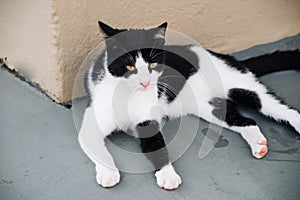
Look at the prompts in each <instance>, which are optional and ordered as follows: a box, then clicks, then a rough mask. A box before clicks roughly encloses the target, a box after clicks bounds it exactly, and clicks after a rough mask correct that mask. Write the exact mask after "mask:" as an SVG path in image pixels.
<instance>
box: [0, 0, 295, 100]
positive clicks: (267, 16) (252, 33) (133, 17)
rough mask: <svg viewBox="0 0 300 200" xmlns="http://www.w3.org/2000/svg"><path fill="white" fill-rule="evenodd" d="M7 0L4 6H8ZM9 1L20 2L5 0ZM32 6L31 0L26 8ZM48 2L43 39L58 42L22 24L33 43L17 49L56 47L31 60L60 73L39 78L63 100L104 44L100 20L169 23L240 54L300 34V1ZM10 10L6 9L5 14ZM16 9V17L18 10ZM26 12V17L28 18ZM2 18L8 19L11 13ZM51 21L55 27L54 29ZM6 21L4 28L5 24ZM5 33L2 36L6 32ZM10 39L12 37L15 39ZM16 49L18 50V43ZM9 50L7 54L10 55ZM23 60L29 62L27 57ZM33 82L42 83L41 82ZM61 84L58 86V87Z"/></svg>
mask: <svg viewBox="0 0 300 200" xmlns="http://www.w3.org/2000/svg"><path fill="white" fill-rule="evenodd" d="M2 1H3V0H2ZM2 1H1V4H3V3H2ZM4 2H17V1H15V0H13V1H8V0H4ZM28 2H29V1H26V5H28ZM30 2H32V10H35V12H36V11H38V9H37V8H36V7H37V6H36V5H37V4H41V3H40V2H39V1H34V0H30ZM38 2H39V3H38ZM7 4H8V3H7ZM24 4H25V2H24ZM44 4H46V5H47V6H44V7H42V8H41V9H42V13H43V14H44V15H45V16H46V15H48V14H49V17H51V20H50V19H48V18H47V19H44V21H45V24H44V26H45V27H44V29H43V31H44V32H47V30H48V31H50V32H49V33H47V34H46V33H44V34H45V36H43V37H46V35H47V37H46V38H45V39H46V40H47V39H49V38H48V37H50V39H49V40H50V41H51V37H52V39H53V41H54V42H53V43H51V42H49V44H44V43H47V42H46V41H44V40H43V41H42V40H41V41H39V40H38V41H36V40H35V38H36V37H41V36H40V34H38V35H37V34H36V33H35V31H28V30H27V29H26V26H23V27H22V29H21V30H23V29H24V30H26V31H27V32H28V33H29V32H30V33H31V34H32V36H33V37H32V38H33V39H34V41H28V44H25V45H27V46H26V47H25V48H24V47H20V48H22V49H20V50H18V53H22V52H23V51H25V50H26V48H27V49H28V48H30V46H28V45H29V44H30V42H32V43H37V44H39V45H40V46H43V47H44V46H45V45H46V47H49V49H51V48H53V50H52V54H51V53H49V49H48V48H43V49H40V51H39V54H37V55H38V57H40V60H43V59H44V60H45V62H43V63H36V62H32V68H33V71H35V70H37V68H38V67H41V66H43V67H45V68H46V69H48V68H49V66H51V67H50V68H51V70H53V71H54V74H55V73H57V72H58V73H59V75H57V74H56V75H54V76H49V74H50V71H49V70H50V69H48V71H45V73H44V74H39V75H40V76H42V77H43V76H45V75H46V76H47V78H49V80H47V81H44V82H43V84H42V86H45V88H46V89H47V90H49V91H51V92H53V94H55V96H57V97H58V98H59V100H60V101H67V100H70V98H71V97H72V95H71V94H72V87H73V81H74V77H75V75H76V71H77V69H78V68H79V66H80V64H81V62H82V61H83V59H84V58H85V56H86V55H87V53H88V52H89V51H90V50H91V49H92V48H93V47H95V46H96V45H97V43H99V42H100V41H101V40H102V39H101V36H100V34H99V29H98V26H97V21H98V20H102V21H104V22H106V23H109V24H111V25H112V26H115V27H118V28H128V27H131V28H134V27H151V26H155V25H158V24H160V23H162V22H164V21H168V22H169V28H171V29H173V30H177V31H180V32H182V33H185V34H186V35H188V36H190V37H192V38H194V39H195V40H196V41H198V42H199V43H200V44H202V45H203V46H204V47H206V48H210V49H213V50H216V51H219V52H223V53H230V52H234V51H239V50H242V49H245V48H248V47H250V46H253V45H256V44H261V43H267V42H271V41H275V40H278V39H281V38H283V37H286V36H290V35H294V34H297V33H299V32H300V21H299V19H300V1H299V0H287V1H282V0H272V1H261V0H252V1H240V0H227V1H220V0H218V1H216V0H188V1H182V0H172V1H161V0H160V1H158V0H141V1H129V0H115V1H105V0H94V1H81V0H52V2H51V3H49V2H47V3H44ZM50 4H51V5H52V8H51V12H50V10H45V9H46V8H48V7H49V6H50ZM20 8H21V6H20ZM5 9H6V8H1V10H5ZM11 11H12V12H15V14H16V15H17V12H16V11H15V10H11ZM44 11H45V12H44ZM27 14H28V13H23V15H24V16H26V17H27ZM0 15H2V14H0ZM3 17H4V18H5V19H6V18H8V17H7V16H6V15H5V16H3ZM40 20H42V19H40ZM50 21H51V22H52V23H54V24H52V25H51V23H50ZM1 23H3V22H1ZM1 23H0V26H2V25H1ZM32 23H33V22H32ZM47 23H48V24H47ZM53 27H54V28H53ZM0 28H1V27H0ZM16 28H17V29H11V31H12V32H15V33H14V34H15V35H16V36H18V34H20V33H17V32H18V31H20V30H19V29H18V27H16ZM52 28H53V29H52ZM52 30H54V31H52ZM0 31H1V32H2V30H1V29H0ZM40 31H41V30H40ZM51 31H52V32H51ZM49 35H50V36H49ZM10 39H13V38H12V37H10ZM5 40H6V39H5ZM12 41H13V40H12ZM12 41H9V42H8V43H10V42H12ZM0 42H1V39H0ZM25 45H24V46H25ZM51 45H52V46H53V47H51ZM4 46H7V44H6V45H4ZM12 46H13V47H14V48H19V46H18V45H15V44H14V45H12ZM5 48H6V47H5ZM5 48H4V49H5ZM7 52H9V51H4V53H6V54H8V53H7ZM3 55H4V54H3V53H2V51H1V49H0V56H1V57H3ZM48 55H50V56H48ZM17 56H19V55H16V56H15V57H17ZM47 56H48V57H47ZM15 57H14V54H11V59H14V60H18V59H19V58H18V59H16V58H15ZM22 58H23V57H22ZM49 59H50V60H49ZM24 60H26V58H25V57H24ZM24 62H25V61H24ZM28 63H30V62H28ZM45 65H47V66H45ZM14 66H18V65H14ZM52 68H53V69H52ZM48 76H49V77H48ZM52 79H53V80H52ZM33 80H34V81H37V82H38V81H39V80H40V79H37V78H36V79H33ZM56 82H59V84H55V85H54V83H56ZM56 86H59V88H56Z"/></svg>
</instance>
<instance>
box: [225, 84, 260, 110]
mask: <svg viewBox="0 0 300 200" xmlns="http://www.w3.org/2000/svg"><path fill="white" fill-rule="evenodd" d="M228 97H229V98H230V99H232V100H233V101H236V102H238V103H239V104H241V105H244V106H247V107H249V108H253V109H255V110H256V111H259V110H260V109H261V106H262V105H261V102H260V99H259V97H258V95H257V93H256V92H254V91H251V90H246V89H241V88H232V89H230V90H229V92H228Z"/></svg>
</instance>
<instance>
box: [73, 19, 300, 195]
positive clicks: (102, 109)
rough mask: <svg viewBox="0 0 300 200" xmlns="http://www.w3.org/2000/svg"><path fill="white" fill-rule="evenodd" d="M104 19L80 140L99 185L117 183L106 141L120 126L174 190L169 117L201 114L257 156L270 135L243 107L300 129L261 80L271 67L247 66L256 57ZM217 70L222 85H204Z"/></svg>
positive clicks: (298, 118)
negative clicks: (175, 41) (166, 133)
mask: <svg viewBox="0 0 300 200" xmlns="http://www.w3.org/2000/svg"><path fill="white" fill-rule="evenodd" d="M98 24H99V27H100V30H101V31H102V32H103V34H104V35H105V42H106V49H105V51H104V52H103V53H102V54H101V55H99V57H98V58H97V59H96V61H95V62H94V63H93V65H92V66H91V67H90V68H89V69H88V71H87V73H86V79H85V86H86V90H87V93H88V96H89V98H90V103H89V105H88V107H87V108H86V110H85V113H84V116H83V122H82V126H81V129H80V132H79V136H78V140H79V143H80V145H81V147H82V149H83V151H84V152H85V153H86V154H87V156H88V157H89V158H90V159H91V160H92V161H93V162H94V163H95V165H96V181H97V183H98V184H99V185H101V186H103V187H112V186H114V185H116V184H117V183H119V181H120V173H119V170H118V168H117V166H116V165H115V163H114V160H113V158H112V156H111V154H110V153H109V152H108V150H107V148H106V146H105V142H104V139H105V137H107V136H108V135H110V134H111V133H112V132H114V131H115V130H122V131H125V132H126V131H128V130H132V131H133V132H134V135H135V136H136V137H137V138H139V139H140V146H141V149H142V152H143V153H145V155H146V156H147V158H148V159H149V160H150V161H151V162H152V163H153V165H154V167H155V169H156V171H155V177H156V181H157V184H158V186H159V187H161V188H164V189H166V190H173V189H176V188H177V187H178V186H179V185H180V184H181V183H182V180H181V178H180V176H179V175H178V174H177V172H176V171H175V169H174V167H173V166H172V163H171V162H170V160H169V156H168V150H167V149H166V148H165V145H166V144H165V141H164V137H163V133H162V129H161V122H162V119H163V118H165V117H167V118H169V119H172V118H176V117H180V116H184V115H195V116H198V117H200V118H202V119H204V120H206V121H208V122H211V123H214V124H216V125H219V126H222V127H225V128H227V129H230V130H233V131H235V132H238V133H240V134H241V136H242V137H243V138H244V139H245V140H246V142H247V143H248V144H249V146H250V149H251V152H252V155H253V156H254V157H255V158H258V159H259V158H262V157H264V156H265V155H266V153H267V151H268V148H267V139H266V138H265V137H264V135H263V134H262V133H261V131H260V129H259V127H258V126H257V124H256V122H255V121H254V120H253V119H251V118H248V117H245V116H243V115H242V114H241V113H240V112H239V111H238V109H237V105H244V106H247V107H249V108H252V109H254V110H256V111H257V112H259V113H262V114H263V115H265V116H268V117H271V118H273V119H275V120H277V121H285V122H288V123H289V124H290V125H291V126H292V127H294V129H295V130H296V131H297V132H298V133H300V114H299V112H298V111H296V110H295V109H292V108H291V107H290V106H288V105H286V104H285V103H283V102H282V101H281V100H279V99H278V98H277V97H275V95H274V94H272V93H271V92H270V91H269V89H267V87H266V86H264V85H263V84H262V83H260V82H259V81H258V80H257V78H256V76H255V74H258V75H264V74H266V73H267V70H265V68H262V67H260V68H259V67H256V68H255V67H254V68H253V71H251V70H250V68H251V67H250V68H248V67H249V66H251V65H253V64H254V63H255V62H254V61H253V60H251V59H249V60H246V61H237V60H236V59H234V58H233V57H231V56H229V55H224V54H219V53H215V52H213V51H210V50H205V49H203V48H202V47H200V46H198V45H182V46H180V45H173V46H172V45H165V33H166V30H167V22H165V23H163V24H161V25H160V26H158V27H155V28H150V29H115V28H112V27H110V26H109V25H107V24H105V23H103V22H100V21H99V22H98ZM122 34H124V36H123V37H119V38H118V35H122ZM296 53H298V52H296ZM274 55H275V56H276V53H275V54H273V56H274ZM298 55H299V53H298V54H297V56H298ZM208 60H210V61H211V62H212V63H214V68H215V70H216V71H215V72H216V74H215V73H214V72H211V71H210V68H211V65H209V64H207V62H208ZM258 64H259V65H263V63H258ZM282 66H283V67H284V66H285V65H284V64H282ZM299 66H300V65H299ZM299 66H297V67H299ZM292 68H293V67H292ZM292 68H291V69H292ZM272 69H273V71H276V70H280V67H277V68H276V66H275V68H272ZM272 69H271V71H272ZM285 69H289V67H286V66H285ZM269 71H270V70H269ZM218 76H220V81H221V83H222V87H223V88H222V90H220V89H218V88H217V87H213V86H212V87H210V86H209V87H208V89H207V85H206V84H207V83H209V84H212V85H214V84H216V83H215V82H216V79H217V77H218ZM174 77H175V78H174ZM214 89H215V90H214ZM191 91H192V93H193V95H194V96H193V95H192V93H191ZM192 96H193V97H192ZM113 102H115V103H113ZM178 102H179V103H180V106H178V105H179V104H178ZM156 105H160V106H161V107H163V108H164V110H165V113H161V112H157V113H152V114H151V115H150V114H149V113H150V112H152V111H153V110H151V108H152V107H153V106H156ZM97 122H99V124H100V125H99V126H100V127H99V126H98V123H97ZM151 152H152V153H151ZM95 155H99V156H100V157H101V160H99V159H98V158H97V156H95Z"/></svg>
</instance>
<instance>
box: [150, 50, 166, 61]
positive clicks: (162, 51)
mask: <svg viewBox="0 0 300 200" xmlns="http://www.w3.org/2000/svg"><path fill="white" fill-rule="evenodd" d="M163 53H164V52H163V51H162V52H160V53H158V54H155V55H154V56H153V57H151V59H154V58H155V57H157V56H159V55H160V54H163Z"/></svg>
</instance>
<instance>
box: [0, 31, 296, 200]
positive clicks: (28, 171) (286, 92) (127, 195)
mask: <svg viewBox="0 0 300 200" xmlns="http://www.w3.org/2000/svg"><path fill="white" fill-rule="evenodd" d="M297 37H298V38H299V36H297ZM280 44H281V43H280ZM272 45H274V44H272ZM275 46H276V45H275ZM279 46H280V45H279ZM277 47H278V45H277ZM277 47H276V48H277ZM260 48H261V47H259V48H258V49H260ZM266 48H269V46H268V45H267V46H266ZM252 51H253V49H252V50H251V51H249V52H248V55H249V54H253V55H254V53H253V52H252ZM255 52H257V51H255ZM239 56H241V57H243V56H246V57H247V51H246V52H242V53H241V54H239ZM299 80H300V73H299V72H295V71H289V72H284V73H275V74H271V75H267V76H264V77H262V78H261V81H263V82H265V83H266V84H267V85H268V86H269V87H271V88H272V89H273V90H274V91H276V92H277V94H279V95H280V96H281V97H283V98H284V99H285V100H286V101H287V102H288V103H289V104H291V105H292V106H294V107H295V108H297V109H298V110H300V101H299V100H300V93H299V89H300V84H299ZM0 94H1V95H0V200H21V199H22V200H25V199H28V200H29V199H30V200H48V199H49V200H50V199H51V200H53V199H63V200H67V199H68V200H71V199H72V200H73V199H74V200H80V199H84V200H90V199H93V200H94V199H118V200H121V199H144V200H146V199H201V200H202V199H203V200H205V199H209V200H211V199H225V200H227V199H228V200H229V199H230V200H234V199H237V200H240V199H255V200H256V199H264V200H271V199H274V200H275V199H276V200H277V199H278V200H282V199H284V200H296V199H299V197H300V140H299V136H298V134H297V133H296V132H295V131H294V130H293V129H292V128H291V127H289V126H287V125H284V124H279V123H276V122H274V121H272V120H270V119H267V118H264V117H262V116H259V115H256V114H253V113H249V114H250V115H252V116H254V117H255V119H256V120H257V122H258V124H259V125H260V127H261V130H262V132H263V133H264V134H265V136H266V137H267V138H268V140H269V149H270V150H269V153H268V155H267V156H266V157H265V158H263V159H261V160H257V159H255V158H253V157H252V156H251V154H250V150H249V147H248V145H247V144H246V143H245V141H243V139H242V138H241V137H240V136H239V135H238V134H236V133H234V132H231V131H228V130H223V131H222V136H221V138H220V139H219V141H218V142H217V144H216V146H215V148H214V149H213V151H212V152H211V153H210V154H209V155H208V156H207V157H205V158H204V159H201V160H200V159H199V158H198V153H199V148H200V146H201V143H202V141H203V140H204V138H205V137H207V136H205V133H206V129H207V127H208V124H207V123H206V122H204V121H203V120H200V121H199V122H200V126H199V127H200V128H199V131H198V133H197V136H196V138H195V140H194V141H193V143H192V145H191V146H190V148H189V149H188V150H187V151H186V152H185V154H184V155H183V156H182V157H181V158H179V159H178V160H177V161H176V162H175V163H174V165H175V167H176V169H177V171H178V173H179V174H180V175H181V177H182V180H183V184H182V185H181V186H180V188H178V189H177V190H175V191H165V190H162V189H160V188H159V187H158V186H157V185H156V182H155V177H154V175H153V173H144V174H130V173H124V172H123V173H121V182H120V184H119V185H117V186H116V187H114V188H111V189H104V188H101V187H99V186H98V185H97V184H96V181H95V171H94V166H93V164H92V163H91V162H90V161H89V159H88V158H87V157H86V155H85V154H84V153H83V152H82V150H81V149H80V147H79V144H78V142H77V132H76V129H75V125H74V122H73V117H72V111H71V110H70V109H66V108H64V107H62V106H61V105H57V104H56V103H54V102H52V101H51V100H49V99H48V98H47V97H46V96H45V95H44V94H42V93H41V92H39V91H37V90H36V89H35V88H32V87H30V86H29V85H28V84H27V83H24V82H22V81H20V80H19V79H16V78H15V77H14V76H13V75H12V74H10V73H9V72H7V71H6V70H3V69H1V70H0ZM84 101H85V100H84V99H83V100H82V102H81V103H82V105H84ZM79 103H80V102H79ZM188 120H190V121H191V122H192V121H197V120H199V119H196V118H194V117H188ZM174 124H176V120H175V121H174V122H170V123H168V124H167V126H168V127H169V128H170V129H171V130H172V127H174ZM186 132H187V134H188V133H189V129H188V127H186ZM167 134H168V133H167ZM112 141H114V142H116V143H118V145H120V146H122V147H124V148H128V147H130V146H132V148H134V149H135V148H137V144H136V141H134V140H132V139H130V138H129V137H128V136H126V135H124V134H120V135H116V136H114V137H113V139H112Z"/></svg>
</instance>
